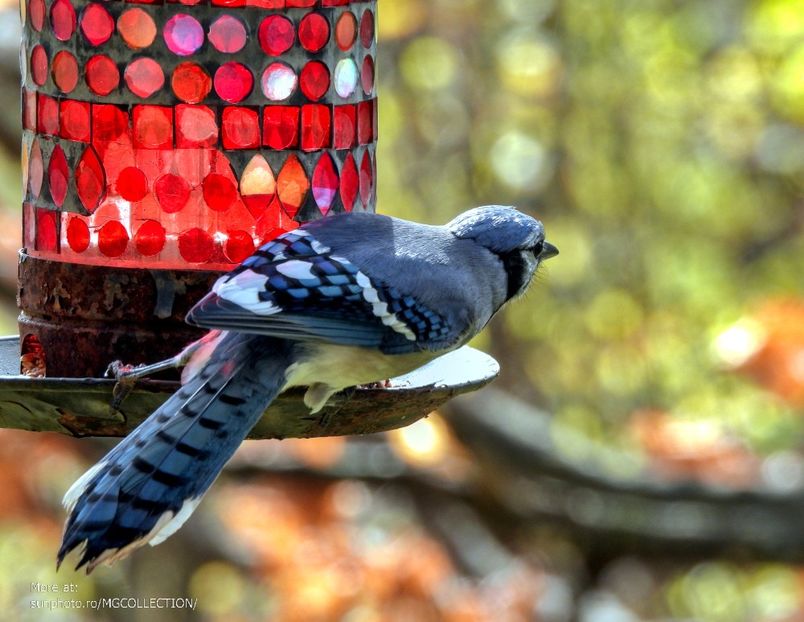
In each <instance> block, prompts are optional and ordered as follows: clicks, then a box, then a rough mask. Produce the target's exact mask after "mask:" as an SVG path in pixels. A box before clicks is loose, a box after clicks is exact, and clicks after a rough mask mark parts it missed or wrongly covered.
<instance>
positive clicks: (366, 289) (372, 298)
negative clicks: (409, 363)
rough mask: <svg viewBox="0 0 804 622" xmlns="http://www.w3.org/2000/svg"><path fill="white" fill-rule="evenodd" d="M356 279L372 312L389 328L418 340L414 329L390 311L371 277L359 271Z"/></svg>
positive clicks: (341, 260)
mask: <svg viewBox="0 0 804 622" xmlns="http://www.w3.org/2000/svg"><path fill="white" fill-rule="evenodd" d="M333 259H337V260H338V261H340V262H342V263H343V262H346V261H348V260H346V259H341V258H340V257H337V258H336V257H333ZM355 280H356V281H357V284H358V285H360V287H362V288H363V300H365V301H366V302H367V303H369V304H370V305H371V311H372V313H374V315H375V316H376V317H378V318H379V319H380V321H381V322H382V323H383V324H384V325H385V326H387V327H388V328H390V329H392V330H394V331H396V332H398V333H399V334H400V335H404V336H405V338H406V339H409V340H410V341H416V335H414V334H413V331H412V330H410V328H408V326H407V324H405V323H404V322H402V321H400V319H399V318H398V317H397V316H396V313H391V311H389V309H388V304H387V303H385V302H382V301H381V300H380V295H379V294H378V293H377V290H376V289H374V286H373V285H372V283H371V279H370V278H368V277H367V276H366V275H365V274H363V273H362V272H360V271H358V273H357V274H356V275H355Z"/></svg>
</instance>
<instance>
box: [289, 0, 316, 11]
mask: <svg viewBox="0 0 804 622" xmlns="http://www.w3.org/2000/svg"><path fill="white" fill-rule="evenodd" d="M316 1H317V0H286V1H285V6H286V7H288V8H289V9H293V8H302V9H304V8H308V7H311V6H315V3H316Z"/></svg>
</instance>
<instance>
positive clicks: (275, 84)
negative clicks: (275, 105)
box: [261, 63, 298, 102]
mask: <svg viewBox="0 0 804 622" xmlns="http://www.w3.org/2000/svg"><path fill="white" fill-rule="evenodd" d="M297 81H298V79H297V78H296V72H295V71H293V69H292V68H291V67H290V66H288V65H286V64H285V63H271V64H270V65H268V67H266V68H265V71H264V72H263V73H262V79H261V85H262V92H263V94H264V95H265V96H266V97H267V98H268V99H270V100H271V101H275V102H279V101H283V100H285V99H287V98H288V97H290V96H291V95H292V94H293V91H295V90H296V83H297Z"/></svg>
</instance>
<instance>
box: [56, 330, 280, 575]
mask: <svg viewBox="0 0 804 622" xmlns="http://www.w3.org/2000/svg"><path fill="white" fill-rule="evenodd" d="M292 348H293V346H292V344H290V343H289V342H287V341H283V340H279V339H270V338H265V337H254V336H245V335H242V334H236V333H228V334H226V335H225V336H224V337H222V338H221V339H220V341H219V342H218V344H217V346H216V348H215V350H214V351H213V352H212V354H211V356H210V360H209V362H208V363H207V364H206V365H205V366H204V367H203V369H201V371H200V372H199V373H198V374H197V375H196V376H195V377H194V378H192V379H190V380H189V381H187V383H186V384H185V385H184V386H182V388H181V389H180V390H179V391H177V392H176V393H175V394H174V395H172V396H171V397H170V398H169V399H168V400H167V401H166V402H165V403H164V404H163V405H162V406H160V407H159V408H158V409H157V410H156V411H155V412H154V413H153V414H152V415H151V416H150V417H148V419H146V420H145V421H144V422H143V423H142V424H141V425H140V426H139V427H137V429H136V430H134V431H133V432H132V433H131V434H130V435H129V436H128V437H126V438H125V439H124V440H123V441H121V442H120V443H119V444H118V445H117V446H116V447H115V448H114V449H113V450H111V451H110V452H109V453H108V454H107V455H106V456H105V457H104V458H103V459H102V460H101V461H100V462H99V463H98V464H96V465H95V466H93V467H92V468H91V469H89V470H88V471H87V472H86V473H85V474H84V475H83V476H82V477H81V478H79V479H78V480H77V481H76V482H75V484H73V486H72V487H71V488H70V490H68V491H67V494H66V495H65V496H64V504H65V507H67V509H68V511H69V512H70V516H69V518H68V519H67V524H66V526H65V530H64V537H63V540H62V545H61V548H60V549H59V552H58V556H57V557H58V564H59V565H60V564H61V562H62V561H63V559H64V557H65V556H66V555H67V554H68V553H70V551H72V550H73V549H75V548H79V547H80V548H81V552H82V554H81V559H80V560H79V562H78V565H77V566H76V569H78V568H80V567H82V566H84V565H86V566H87V573H89V572H91V571H92V570H93V569H94V568H95V567H96V566H97V565H98V564H100V563H101V562H104V561H105V562H107V563H112V562H114V561H116V560H118V559H122V558H123V557H125V556H126V555H128V554H129V553H130V552H131V551H133V550H135V549H136V548H139V547H141V546H143V545H144V544H146V543H150V544H151V545H155V544H158V543H160V542H162V541H164V540H165V539H166V538H167V537H169V536H170V535H172V534H173V533H175V532H176V530H178V529H179V527H181V525H182V524H183V523H184V521H186V520H187V518H189V516H190V514H192V512H193V510H195V508H196V506H197V505H198V503H199V502H200V501H201V497H202V496H203V495H204V493H205V492H206V491H207V489H208V488H209V486H210V485H211V484H212V482H213V481H214V480H215V478H216V477H217V476H218V474H219V473H220V471H221V469H222V468H223V465H224V464H225V463H226V461H227V460H228V459H229V458H230V457H231V456H232V454H233V453H234V452H235V450H236V449H237V447H238V445H240V442H241V441H242V440H243V439H244V438H245V436H246V435H247V434H248V432H249V430H251V428H252V427H253V426H254V424H255V423H256V422H257V421H258V420H259V418H260V416H261V415H262V413H263V412H264V410H265V409H266V408H267V407H268V405H269V404H270V403H271V402H272V401H273V399H274V398H275V397H276V395H277V393H278V392H279V391H280V389H281V388H282V386H283V385H284V383H285V372H286V370H287V368H288V366H289V365H290V363H291V362H292Z"/></svg>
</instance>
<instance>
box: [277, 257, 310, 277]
mask: <svg viewBox="0 0 804 622" xmlns="http://www.w3.org/2000/svg"><path fill="white" fill-rule="evenodd" d="M312 270H313V264H311V263H310V262H308V261H300V260H299V259H291V260H290V261H286V262H284V263H280V264H277V265H276V271H277V272H278V273H279V274H283V275H285V276H286V277H288V278H291V279H298V280H300V281H302V280H310V279H318V277H317V276H316V275H315V274H313V272H312Z"/></svg>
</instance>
